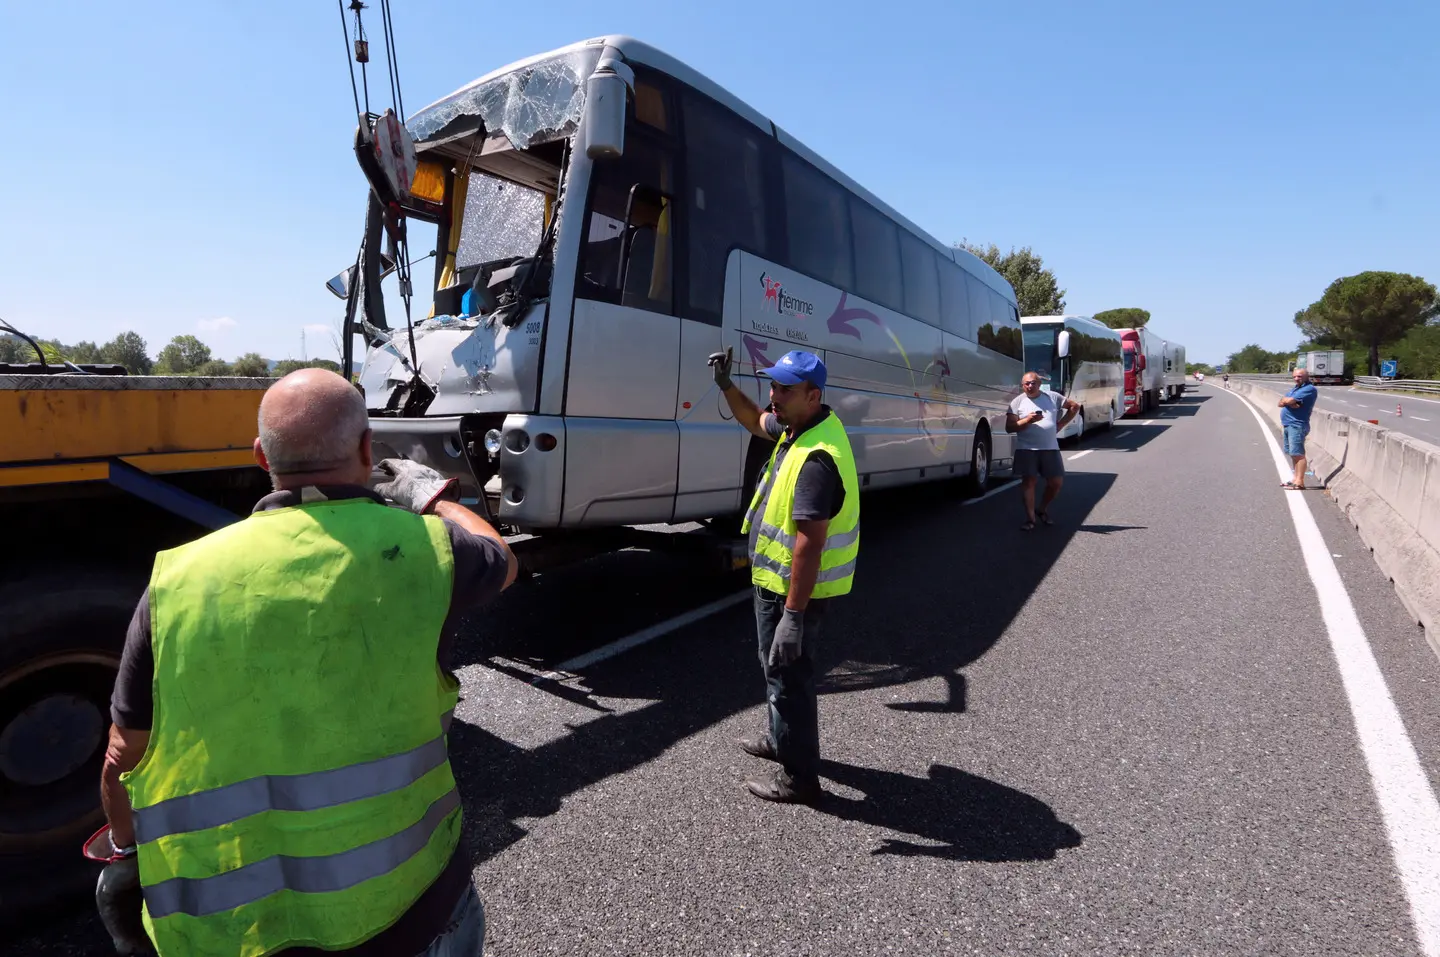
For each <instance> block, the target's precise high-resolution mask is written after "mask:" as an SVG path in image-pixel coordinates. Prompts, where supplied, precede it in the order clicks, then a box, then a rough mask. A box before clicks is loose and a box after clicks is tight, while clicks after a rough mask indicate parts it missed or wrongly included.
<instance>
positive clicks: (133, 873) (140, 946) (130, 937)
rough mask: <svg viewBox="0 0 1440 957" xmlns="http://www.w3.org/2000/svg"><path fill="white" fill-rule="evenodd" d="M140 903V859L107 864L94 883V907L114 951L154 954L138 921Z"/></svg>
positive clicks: (128, 953)
mask: <svg viewBox="0 0 1440 957" xmlns="http://www.w3.org/2000/svg"><path fill="white" fill-rule="evenodd" d="M140 904H141V897H140V863H139V861H137V860H136V859H135V858H134V857H126V858H123V859H121V860H118V861H114V862H112V863H110V864H106V865H105V867H104V869H102V870H101V871H100V879H99V880H98V881H96V883H95V907H96V909H97V910H98V911H99V912H100V922H101V923H103V924H104V925H105V929H106V930H107V931H109V933H110V940H111V941H112V942H114V944H115V953H117V954H124V955H127V957H128V955H133V954H153V953H155V949H154V948H153V947H152V946H151V945H150V938H149V937H148V936H147V935H146V934H145V925H144V924H143V923H142V922H141V920H140Z"/></svg>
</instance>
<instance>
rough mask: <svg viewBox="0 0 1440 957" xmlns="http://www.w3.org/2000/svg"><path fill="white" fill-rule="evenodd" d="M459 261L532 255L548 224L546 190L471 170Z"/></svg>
mask: <svg viewBox="0 0 1440 957" xmlns="http://www.w3.org/2000/svg"><path fill="white" fill-rule="evenodd" d="M462 222H463V225H462V226H461V228H460V243H459V246H458V248H457V249H456V251H455V260H456V264H457V265H458V266H460V267H461V268H462V269H463V268H464V267H466V266H473V265H476V264H477V263H485V262H494V261H496V260H500V259H508V258H510V257H513V256H530V255H533V254H534V252H535V247H536V246H538V245H539V243H540V233H541V231H542V229H543V228H544V225H545V194H544V193H542V192H540V190H538V189H530V188H529V187H528V186H521V185H520V184H518V183H512V182H509V181H508V180H503V179H500V178H499V177H497V176H491V175H489V174H488V173H482V172H479V171H476V172H472V173H471V174H470V182H469V188H468V190H467V192H466V194H465V218H464V220H463V221H462Z"/></svg>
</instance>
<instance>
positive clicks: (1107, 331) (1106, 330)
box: [1020, 314, 1120, 339]
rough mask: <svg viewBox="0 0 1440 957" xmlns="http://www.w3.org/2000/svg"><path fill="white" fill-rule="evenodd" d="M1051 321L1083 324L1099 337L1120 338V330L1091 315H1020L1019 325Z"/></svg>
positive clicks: (1037, 324)
mask: <svg viewBox="0 0 1440 957" xmlns="http://www.w3.org/2000/svg"><path fill="white" fill-rule="evenodd" d="M1052 323H1063V324H1064V325H1067V326H1084V327H1085V328H1086V330H1087V331H1088V332H1090V333H1091V334H1092V335H1097V336H1101V337H1103V338H1107V339H1108V338H1115V339H1119V338H1120V330H1119V329H1112V328H1110V327H1109V326H1107V325H1105V323H1103V322H1100V321H1099V320H1098V319H1094V318H1092V317H1090V316H1072V315H1068V314H1067V315H1063V316H1021V317H1020V325H1022V326H1024V325H1031V326H1039V325H1046V324H1052Z"/></svg>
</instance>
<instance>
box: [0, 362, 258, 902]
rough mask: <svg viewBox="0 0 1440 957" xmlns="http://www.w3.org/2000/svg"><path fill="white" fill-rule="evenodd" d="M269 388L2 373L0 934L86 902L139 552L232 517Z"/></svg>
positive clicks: (249, 484)
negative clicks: (40, 912) (42, 913)
mask: <svg viewBox="0 0 1440 957" xmlns="http://www.w3.org/2000/svg"><path fill="white" fill-rule="evenodd" d="M271 382H272V380H270V379H245V378H206V377H165V376H125V375H0V541H3V543H4V547H3V548H0V924H3V923H10V922H12V921H14V920H15V919H16V918H17V917H19V916H22V915H24V914H26V913H29V912H33V911H34V910H35V908H37V907H42V906H44V905H46V904H50V903H54V902H57V901H61V900H64V899H67V898H68V897H69V896H70V895H72V894H76V893H82V894H83V893H84V892H86V891H87V890H88V889H90V888H91V887H93V881H94V876H95V872H94V871H93V870H90V869H89V868H90V867H92V866H93V865H89V864H87V863H86V862H85V860H84V859H83V858H82V857H81V856H80V851H79V848H80V844H81V842H83V841H84V839H85V838H86V837H87V836H88V835H89V834H90V833H91V832H93V831H94V830H95V829H96V828H98V827H99V826H100V824H102V823H103V820H104V819H103V815H102V814H101V811H100V804H99V774H100V766H101V762H102V760H103V758H104V753H105V741H106V734H107V731H108V727H109V723H110V716H109V702H110V692H111V689H112V687H113V685H114V681H115V674H116V669H117V668H118V665H119V661H120V651H121V649H122V647H123V645H124V641H125V632H126V628H127V626H128V624H129V622H130V618H131V615H132V613H133V612H134V610H135V605H136V603H137V602H138V600H139V598H140V595H141V594H142V592H143V591H144V589H145V586H146V584H147V583H148V579H149V574H150V568H151V564H152V560H153V557H154V555H155V553H156V552H157V551H159V550H161V549H165V548H170V547H173V546H175V545H178V544H181V543H183V542H186V541H190V540H192V539H194V538H197V537H198V536H200V535H202V534H204V533H206V532H207V531H210V530H211V529H215V528H219V527H222V526H223V525H226V524H228V523H230V522H233V521H235V520H237V519H238V518H239V517H241V516H243V515H245V514H247V513H248V512H249V510H250V508H251V506H253V505H254V503H255V501H256V500H257V499H258V498H259V497H260V496H261V495H263V494H264V493H265V492H266V491H267V490H268V488H269V484H268V479H267V477H266V475H265V473H264V472H263V471H261V470H260V469H259V468H258V467H257V466H256V464H255V459H254V455H253V452H252V445H253V443H254V441H255V435H256V415H257V412H258V409H259V405H260V397H261V396H262V395H263V394H264V391H265V389H266V388H268V387H269V386H270V385H271Z"/></svg>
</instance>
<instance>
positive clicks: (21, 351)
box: [0, 333, 35, 363]
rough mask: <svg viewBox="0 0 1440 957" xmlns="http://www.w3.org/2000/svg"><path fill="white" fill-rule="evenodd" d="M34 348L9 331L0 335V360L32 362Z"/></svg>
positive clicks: (33, 359)
mask: <svg viewBox="0 0 1440 957" xmlns="http://www.w3.org/2000/svg"><path fill="white" fill-rule="evenodd" d="M34 361H35V350H34V349H32V348H30V343H28V342H26V341H25V340H24V339H21V338H20V337H19V336H12V335H10V334H9V333H6V334H5V335H0V362H14V363H20V362H34Z"/></svg>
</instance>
